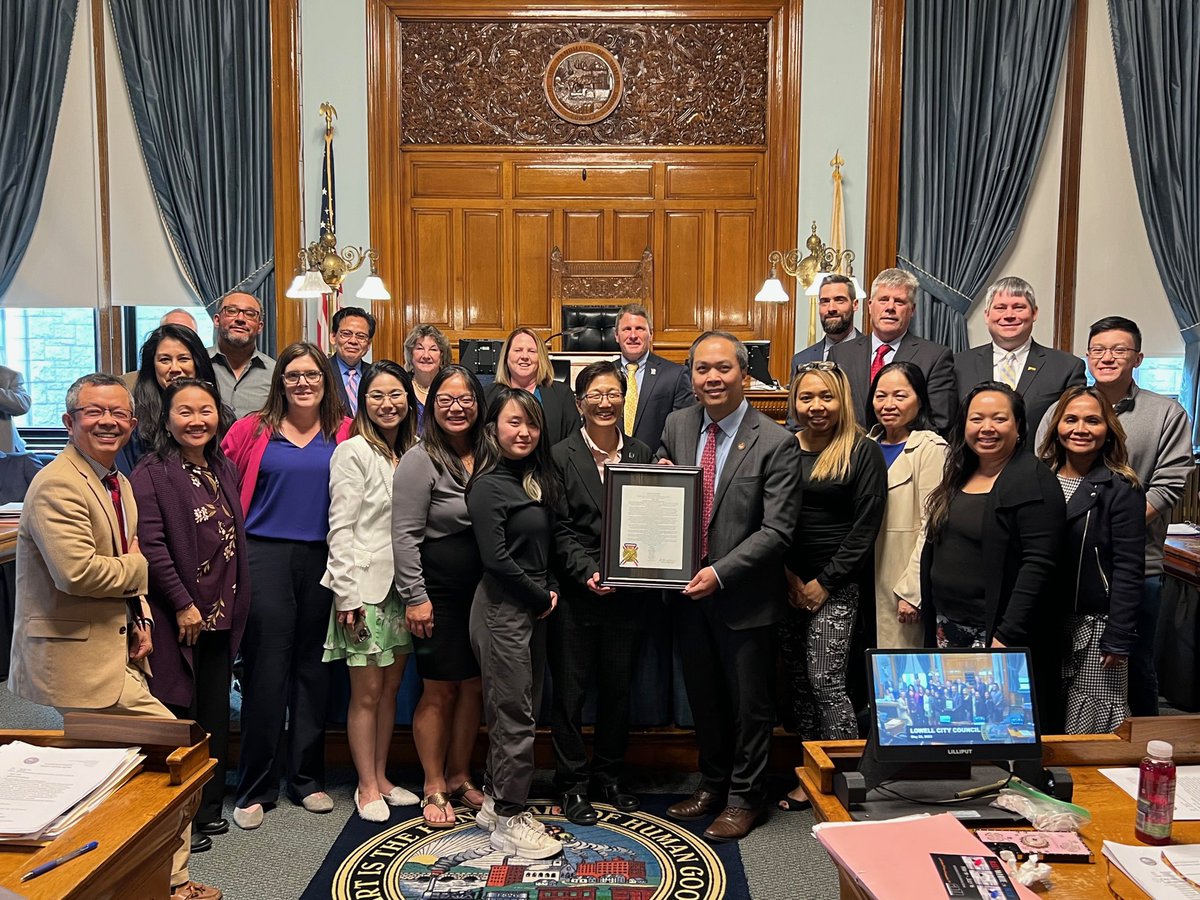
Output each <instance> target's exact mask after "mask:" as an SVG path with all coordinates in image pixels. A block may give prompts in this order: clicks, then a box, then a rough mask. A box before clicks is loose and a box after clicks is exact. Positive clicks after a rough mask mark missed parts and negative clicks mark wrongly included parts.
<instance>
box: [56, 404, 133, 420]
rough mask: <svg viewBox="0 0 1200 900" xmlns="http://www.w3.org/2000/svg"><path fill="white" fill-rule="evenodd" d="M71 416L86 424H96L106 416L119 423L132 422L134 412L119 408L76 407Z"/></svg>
mask: <svg viewBox="0 0 1200 900" xmlns="http://www.w3.org/2000/svg"><path fill="white" fill-rule="evenodd" d="M71 415H73V416H79V418H81V419H83V420H84V421H85V422H96V421H99V420H100V419H103V418H104V417H105V416H106V415H109V416H112V417H113V419H115V420H116V421H118V422H132V421H133V411H132V410H129V409H122V408H121V407H119V406H116V407H114V406H76V407H75V408H74V409H72V410H71Z"/></svg>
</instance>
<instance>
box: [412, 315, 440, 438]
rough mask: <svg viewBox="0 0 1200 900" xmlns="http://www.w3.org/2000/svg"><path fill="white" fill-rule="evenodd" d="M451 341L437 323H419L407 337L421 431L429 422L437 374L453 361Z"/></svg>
mask: <svg viewBox="0 0 1200 900" xmlns="http://www.w3.org/2000/svg"><path fill="white" fill-rule="evenodd" d="M450 359H451V357H450V342H449V341H448V340H446V336H445V335H444V334H442V332H441V331H440V330H439V329H438V327H437V326H436V325H418V326H416V327H415V328H414V329H413V330H412V331H410V332H409V333H408V337H406V338H405V339H404V362H405V365H406V366H407V368H408V371H409V372H411V373H412V384H413V390H414V391H416V395H417V434H420V433H421V427H422V426H423V425H424V423H425V405H426V404H427V403H428V402H429V387H430V385H432V384H433V379H434V376H436V375H437V373H438V372H440V371H442V369H443V368H444V367H445V366H448V365H449V364H450Z"/></svg>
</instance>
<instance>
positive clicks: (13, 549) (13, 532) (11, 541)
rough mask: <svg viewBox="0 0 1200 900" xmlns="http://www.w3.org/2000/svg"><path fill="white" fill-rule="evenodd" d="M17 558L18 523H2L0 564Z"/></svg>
mask: <svg viewBox="0 0 1200 900" xmlns="http://www.w3.org/2000/svg"><path fill="white" fill-rule="evenodd" d="M16 558H17V523H16V522H12V523H7V522H6V523H4V524H2V525H0V566H2V565H4V564H5V563H10V562H12V561H13V560H15V559H16Z"/></svg>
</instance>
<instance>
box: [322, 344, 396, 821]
mask: <svg viewBox="0 0 1200 900" xmlns="http://www.w3.org/2000/svg"><path fill="white" fill-rule="evenodd" d="M415 409H416V397H415V396H414V394H413V388H412V381H411V380H410V379H409V375H408V373H407V372H405V371H404V370H403V369H402V368H401V367H400V366H398V365H397V364H396V363H394V362H391V361H390V360H382V361H380V362H377V363H372V364H371V365H370V366H368V367H367V369H366V371H365V372H364V373H363V376H362V382H361V384H359V387H358V413H357V414H356V415H355V417H354V423H353V425H352V426H351V429H350V435H351V436H350V438H349V439H348V440H346V441H343V442H342V443H341V444H339V445H338V447H337V449H336V450H335V451H334V453H333V459H332V461H331V462H330V466H329V494H330V504H329V565H328V568H327V569H326V570H325V576H324V578H322V579H321V583H322V584H323V585H325V587H327V588H329V589H330V590H331V591H333V612H332V614H331V615H330V620H329V632H328V634H327V635H326V638H325V655H324V659H325V661H326V662H330V661H331V660H335V659H344V660H345V661H346V665H347V667H348V670H349V672H350V710H349V714H348V717H347V721H346V731H347V734H348V736H349V738H350V756H351V758H352V759H353V760H354V767H355V768H356V769H357V770H358V788H357V789H356V790H355V792H354V805H355V807H356V808H357V809H358V814H359V815H360V816H361V817H362V818H364V819H366V820H367V821H369V822H386V821H387V819H388V806H409V805H415V804H416V803H417V802H418V798H417V796H416V795H415V794H413V793H411V792H410V791H407V790H405V789H404V788H402V787H397V786H395V785H393V784H392V783H391V782H390V781H388V778H387V773H386V768H387V755H388V745H389V744H390V743H391V739H392V728H393V726H394V724H395V719H396V692H397V691H398V690H399V689H400V680H401V679H402V678H403V677H404V667H405V665H406V664H407V663H408V654H409V651H410V650H411V649H412V638H411V637H410V636H409V633H408V631H407V629H405V627H404V605H403V604H402V603H401V602H400V600H399V597H398V596H397V594H396V590H395V588H394V587H393V584H392V582H393V574H394V573H393V568H392V533H391V525H392V475H393V473H394V471H395V469H396V463H397V462H398V461H399V459H400V456H401V455H402V454H403V453H404V451H405V450H407V449H408V448H409V447H410V446H412V444H413V443H415V441H416V419H417V417H416V415H415V414H412V412H411V411H412V410H415Z"/></svg>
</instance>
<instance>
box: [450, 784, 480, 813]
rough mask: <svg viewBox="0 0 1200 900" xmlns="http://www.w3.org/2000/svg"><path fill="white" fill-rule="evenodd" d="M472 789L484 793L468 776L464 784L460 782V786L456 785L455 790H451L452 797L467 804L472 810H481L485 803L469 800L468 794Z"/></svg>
mask: <svg viewBox="0 0 1200 900" xmlns="http://www.w3.org/2000/svg"><path fill="white" fill-rule="evenodd" d="M470 791H477V792H478V793H480V794H482V793H483V791H481V790H479V788H478V787H476V786H475V785H474V784H472V783H471V779H470V778H468V779H466V780H465V781H464V782H463V783H462V784H460V785H459V786H458V787H456V788H455V789H454V790H452V791H451V792H450V799H451V800H457V801H458V802H459V803H461V804H462V805H463V806H465V807H466V808H467V809H469V810H471V811H472V812H479V810H481V809H483V804H482V803H472V802H471V801H470V800H468V799H467V794H468V793H469V792H470Z"/></svg>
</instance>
